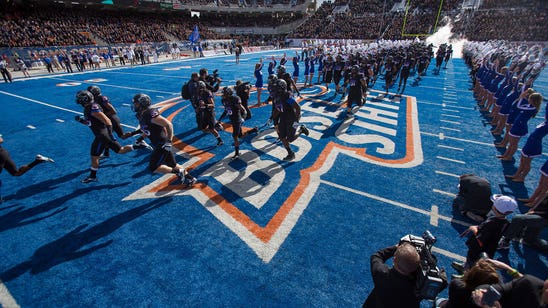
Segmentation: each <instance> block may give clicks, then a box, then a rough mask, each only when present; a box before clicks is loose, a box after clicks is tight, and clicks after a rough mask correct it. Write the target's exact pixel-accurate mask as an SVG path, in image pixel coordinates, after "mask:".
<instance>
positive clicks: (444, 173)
mask: <svg viewBox="0 0 548 308" xmlns="http://www.w3.org/2000/svg"><path fill="white" fill-rule="evenodd" d="M434 172H435V173H436V174H441V175H448V176H452V177H454V178H459V177H460V175H458V174H454V173H448V172H443V171H439V170H436V171H434Z"/></svg>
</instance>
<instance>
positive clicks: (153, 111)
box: [149, 108, 160, 118]
mask: <svg viewBox="0 0 548 308" xmlns="http://www.w3.org/2000/svg"><path fill="white" fill-rule="evenodd" d="M149 113H150V117H151V118H156V117H157V116H159V115H160V110H158V108H150V109H149Z"/></svg>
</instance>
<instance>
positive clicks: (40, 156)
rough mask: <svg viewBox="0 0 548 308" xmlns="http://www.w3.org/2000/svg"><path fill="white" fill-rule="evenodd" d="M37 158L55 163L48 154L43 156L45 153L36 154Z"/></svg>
mask: <svg viewBox="0 0 548 308" xmlns="http://www.w3.org/2000/svg"><path fill="white" fill-rule="evenodd" d="M36 160H39V161H47V162H50V163H54V162H55V161H54V160H53V159H51V158H49V157H46V156H43V155H40V154H37V155H36Z"/></svg>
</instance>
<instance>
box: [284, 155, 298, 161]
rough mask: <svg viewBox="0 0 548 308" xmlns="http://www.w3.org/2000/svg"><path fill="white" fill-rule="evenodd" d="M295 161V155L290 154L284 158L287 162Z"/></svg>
mask: <svg viewBox="0 0 548 308" xmlns="http://www.w3.org/2000/svg"><path fill="white" fill-rule="evenodd" d="M293 159H295V153H289V154H287V156H286V157H284V160H285V161H290V160H293Z"/></svg>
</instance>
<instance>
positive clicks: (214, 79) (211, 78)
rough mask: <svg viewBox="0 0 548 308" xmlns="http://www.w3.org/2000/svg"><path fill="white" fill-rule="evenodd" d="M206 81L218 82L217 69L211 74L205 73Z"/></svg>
mask: <svg viewBox="0 0 548 308" xmlns="http://www.w3.org/2000/svg"><path fill="white" fill-rule="evenodd" d="M206 80H207V82H209V83H210V84H214V83H216V82H220V81H221V78H219V70H218V69H217V70H214V71H213V74H212V75H207V77H206Z"/></svg>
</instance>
